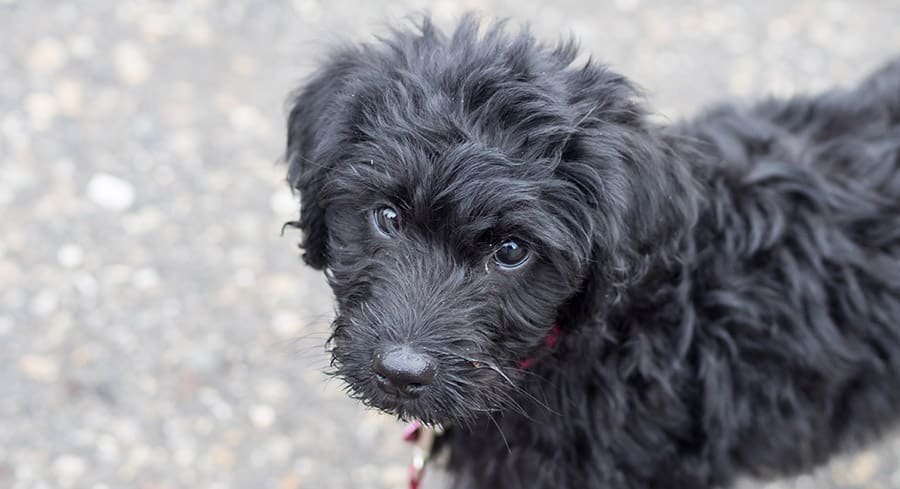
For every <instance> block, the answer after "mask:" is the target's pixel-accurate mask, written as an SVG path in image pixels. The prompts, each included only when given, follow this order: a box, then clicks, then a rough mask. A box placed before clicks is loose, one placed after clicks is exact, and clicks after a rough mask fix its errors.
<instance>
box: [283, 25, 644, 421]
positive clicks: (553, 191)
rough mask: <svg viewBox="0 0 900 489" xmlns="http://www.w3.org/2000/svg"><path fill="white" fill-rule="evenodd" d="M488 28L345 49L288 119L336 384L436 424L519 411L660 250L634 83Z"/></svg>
mask: <svg viewBox="0 0 900 489" xmlns="http://www.w3.org/2000/svg"><path fill="white" fill-rule="evenodd" d="M476 31H477V26H476V25H475V24H474V23H473V22H470V21H467V22H464V23H463V24H462V26H461V27H460V28H459V29H458V30H457V31H456V32H455V33H454V34H453V35H452V36H450V37H445V36H443V35H441V34H439V33H437V32H435V31H434V30H433V29H432V28H431V26H430V25H429V24H427V23H426V24H425V25H424V27H422V29H421V31H419V32H415V33H402V32H400V33H395V37H394V38H393V39H391V40H388V41H386V43H385V45H383V46H377V47H368V46H364V47H360V48H355V49H345V50H342V51H338V52H337V53H335V55H334V56H333V57H332V59H331V61H330V62H329V63H327V64H326V65H325V67H324V68H323V69H322V70H321V71H319V72H318V73H317V75H316V76H315V77H314V78H313V79H312V81H311V82H310V83H309V84H308V85H306V87H305V88H304V89H303V90H302V91H301V92H300V93H299V95H298V97H297V98H296V100H295V105H294V106H293V109H292V111H291V116H290V121H289V141H288V160H289V163H290V176H289V179H290V181H291V183H292V184H293V186H294V187H295V188H296V189H298V190H299V191H300V193H301V198H302V201H301V204H302V209H301V218H300V220H299V221H298V222H297V223H296V225H297V226H298V227H300V228H302V230H303V231H304V242H303V247H304V249H305V251H306V253H305V258H306V260H307V262H308V263H309V264H310V265H312V266H314V267H317V268H323V269H324V270H325V271H326V274H327V276H328V279H329V283H330V284H331V287H332V289H333V290H334V293H335V297H336V301H337V317H336V319H335V321H334V330H333V336H332V339H331V346H332V348H331V351H332V354H333V365H334V367H335V370H336V374H337V375H339V376H340V377H342V378H343V379H345V380H346V382H347V383H348V385H349V387H350V391H351V392H352V393H353V394H354V395H355V396H356V397H358V398H360V399H361V400H363V401H364V402H365V403H367V404H369V405H372V406H376V407H378V408H380V409H382V410H385V411H388V412H392V413H395V414H397V415H399V416H401V417H403V418H418V419H421V420H424V421H426V422H453V421H460V420H463V421H464V420H466V419H469V418H472V417H475V416H478V415H479V414H480V413H483V412H485V411H490V410H495V409H501V408H503V407H505V406H512V405H516V403H517V402H518V401H517V400H516V396H517V391H518V390H519V383H520V382H521V381H522V379H523V378H525V376H524V375H522V372H521V369H520V365H521V362H522V361H523V360H524V359H527V358H531V357H533V356H535V355H536V354H540V352H541V350H542V349H543V345H544V341H545V338H546V337H547V335H548V332H549V331H550V330H551V328H553V326H554V325H555V324H558V323H561V324H560V326H561V327H562V328H563V330H565V329H566V328H567V327H570V325H569V324H565V323H566V322H567V321H576V320H580V318H579V314H582V313H588V314H590V313H593V312H595V311H596V310H597V309H599V308H601V307H602V303H603V298H604V297H606V295H607V293H608V291H609V290H610V289H611V288H613V287H614V286H615V285H616V284H615V282H616V280H617V279H616V277H617V276H618V275H617V274H618V273H620V272H621V270H623V269H624V268H626V267H627V260H628V259H630V257H629V256H627V255H628V254H627V253H624V252H622V251H621V249H622V248H623V246H624V244H625V243H628V244H629V245H630V246H632V245H635V244H636V243H638V242H640V241H641V240H644V241H646V240H647V239H648V237H649V236H650V234H651V233H649V232H647V233H644V234H646V236H644V234H641V233H638V232H636V231H635V228H636V227H637V226H639V225H641V224H642V223H641V222H639V220H638V219H637V218H635V217H634V213H633V212H632V210H631V209H630V206H633V205H634V204H635V203H636V202H641V201H644V202H642V203H643V204H645V205H647V206H650V205H655V203H654V202H651V201H649V200H646V199H647V198H646V197H642V194H641V193H640V192H637V191H635V186H634V182H633V180H634V179H635V178H636V175H635V174H634V172H635V171H639V170H641V169H642V168H643V167H644V166H647V165H649V164H652V163H651V162H650V160H653V159H654V157H655V155H651V154H650V153H649V150H640V149H639V148H640V147H641V145H639V144H636V143H635V144H634V146H633V147H632V146H630V144H629V143H630V142H631V141H632V139H635V140H637V138H639V137H641V134H642V132H643V129H642V126H641V125H640V123H639V115H640V111H639V110H638V109H637V108H636V106H635V105H634V103H633V102H632V99H633V93H632V91H631V89H630V88H629V87H628V85H627V84H626V83H625V82H624V80H622V79H621V78H620V77H618V76H616V75H614V74H611V73H609V72H607V71H605V70H602V69H599V68H596V67H593V66H590V65H589V66H588V67H585V68H583V69H573V68H571V67H570V66H569V65H570V63H571V62H572V59H573V58H574V49H573V48H571V46H563V47H561V48H558V49H555V50H551V49H545V48H543V47H540V46H538V45H537V44H536V43H535V42H534V41H533V40H532V39H531V38H530V37H528V36H527V35H518V36H508V35H506V34H504V33H503V32H502V31H501V30H500V29H496V28H495V29H493V30H491V31H489V32H488V33H487V34H485V35H483V36H479V35H478V34H477V32H476ZM636 148H638V149H639V151H643V153H640V152H639V153H635V152H634V151H635V149H636ZM645 153H646V154H645ZM639 160H640V161H639ZM645 160H646V161H645ZM644 173H647V174H649V172H644ZM653 178H655V177H646V180H647V182H646V183H648V184H650V185H651V186H653V185H654V183H653Z"/></svg>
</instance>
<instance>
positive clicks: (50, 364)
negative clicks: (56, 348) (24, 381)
mask: <svg viewBox="0 0 900 489" xmlns="http://www.w3.org/2000/svg"><path fill="white" fill-rule="evenodd" d="M19 370H21V371H22V373H24V374H25V375H26V376H28V377H29V378H30V379H32V380H35V381H37V382H45V383H51V382H56V381H57V380H58V379H59V363H58V362H57V360H56V359H55V358H53V357H51V356H47V355H25V356H23V357H21V358H20V359H19Z"/></svg>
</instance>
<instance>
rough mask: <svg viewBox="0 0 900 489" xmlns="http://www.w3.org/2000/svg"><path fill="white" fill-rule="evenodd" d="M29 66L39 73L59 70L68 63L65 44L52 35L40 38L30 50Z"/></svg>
mask: <svg viewBox="0 0 900 489" xmlns="http://www.w3.org/2000/svg"><path fill="white" fill-rule="evenodd" d="M27 56H28V59H27V63H28V67H29V68H30V69H32V70H34V71H36V72H39V73H52V72H55V71H59V70H60V69H62V67H63V66H65V65H66V60H67V58H68V56H67V54H66V48H65V46H63V44H62V43H61V42H60V41H59V40H57V39H54V38H52V37H45V38H43V39H40V40H38V41H37V42H36V43H34V45H33V46H32V47H31V49H29V50H28V55H27Z"/></svg>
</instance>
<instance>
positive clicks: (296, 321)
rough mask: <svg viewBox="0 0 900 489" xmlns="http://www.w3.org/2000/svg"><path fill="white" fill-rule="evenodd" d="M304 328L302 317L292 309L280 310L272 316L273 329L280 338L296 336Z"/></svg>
mask: <svg viewBox="0 0 900 489" xmlns="http://www.w3.org/2000/svg"><path fill="white" fill-rule="evenodd" d="M302 330H303V325H302V324H301V322H300V318H299V317H297V315H296V314H294V313H292V312H290V311H279V312H277V313H276V314H275V317H274V318H272V331H273V332H274V333H275V334H276V335H278V336H279V337H280V338H294V337H296V336H297V335H298V334H300V332H301V331H302Z"/></svg>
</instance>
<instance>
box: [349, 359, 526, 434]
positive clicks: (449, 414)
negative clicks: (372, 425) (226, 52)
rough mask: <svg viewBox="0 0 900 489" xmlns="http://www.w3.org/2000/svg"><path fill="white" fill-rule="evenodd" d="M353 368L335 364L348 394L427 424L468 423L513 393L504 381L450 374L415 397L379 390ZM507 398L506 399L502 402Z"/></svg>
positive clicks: (498, 406) (498, 408)
mask: <svg viewBox="0 0 900 489" xmlns="http://www.w3.org/2000/svg"><path fill="white" fill-rule="evenodd" d="M354 373H355V372H348V371H347V370H345V369H342V368H338V369H337V371H336V372H334V374H335V376H337V377H339V378H341V379H343V381H344V382H345V384H346V390H347V392H348V394H349V395H350V397H351V398H353V399H356V400H358V401H360V402H361V403H363V404H364V405H365V406H367V407H370V408H373V409H377V410H378V411H381V412H383V413H385V414H389V415H392V416H395V417H397V418H398V419H400V420H403V421H412V420H418V421H421V422H422V423H424V424H426V425H444V426H449V425H456V424H469V423H471V422H472V421H474V420H476V419H478V418H480V417H482V416H484V415H486V414H488V413H491V412H496V411H502V410H503V409H504V408H505V407H509V406H506V403H508V402H510V401H511V399H512V397H511V396H510V393H509V392H507V390H508V389H507V388H506V386H505V385H500V384H497V383H495V382H494V381H493V380H494V379H493V378H484V377H482V376H481V375H476V376H472V375H466V376H464V377H457V376H451V375H445V377H452V378H450V379H446V380H445V381H441V382H438V383H435V384H434V385H431V386H429V389H428V391H427V392H424V393H422V394H421V395H420V396H418V397H403V396H400V395H396V394H392V393H388V392H385V391H384V390H382V389H381V388H380V387H379V386H378V385H377V382H375V380H374V379H370V378H362V379H361V378H354V377H353V374H354ZM504 401H506V402H504Z"/></svg>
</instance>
